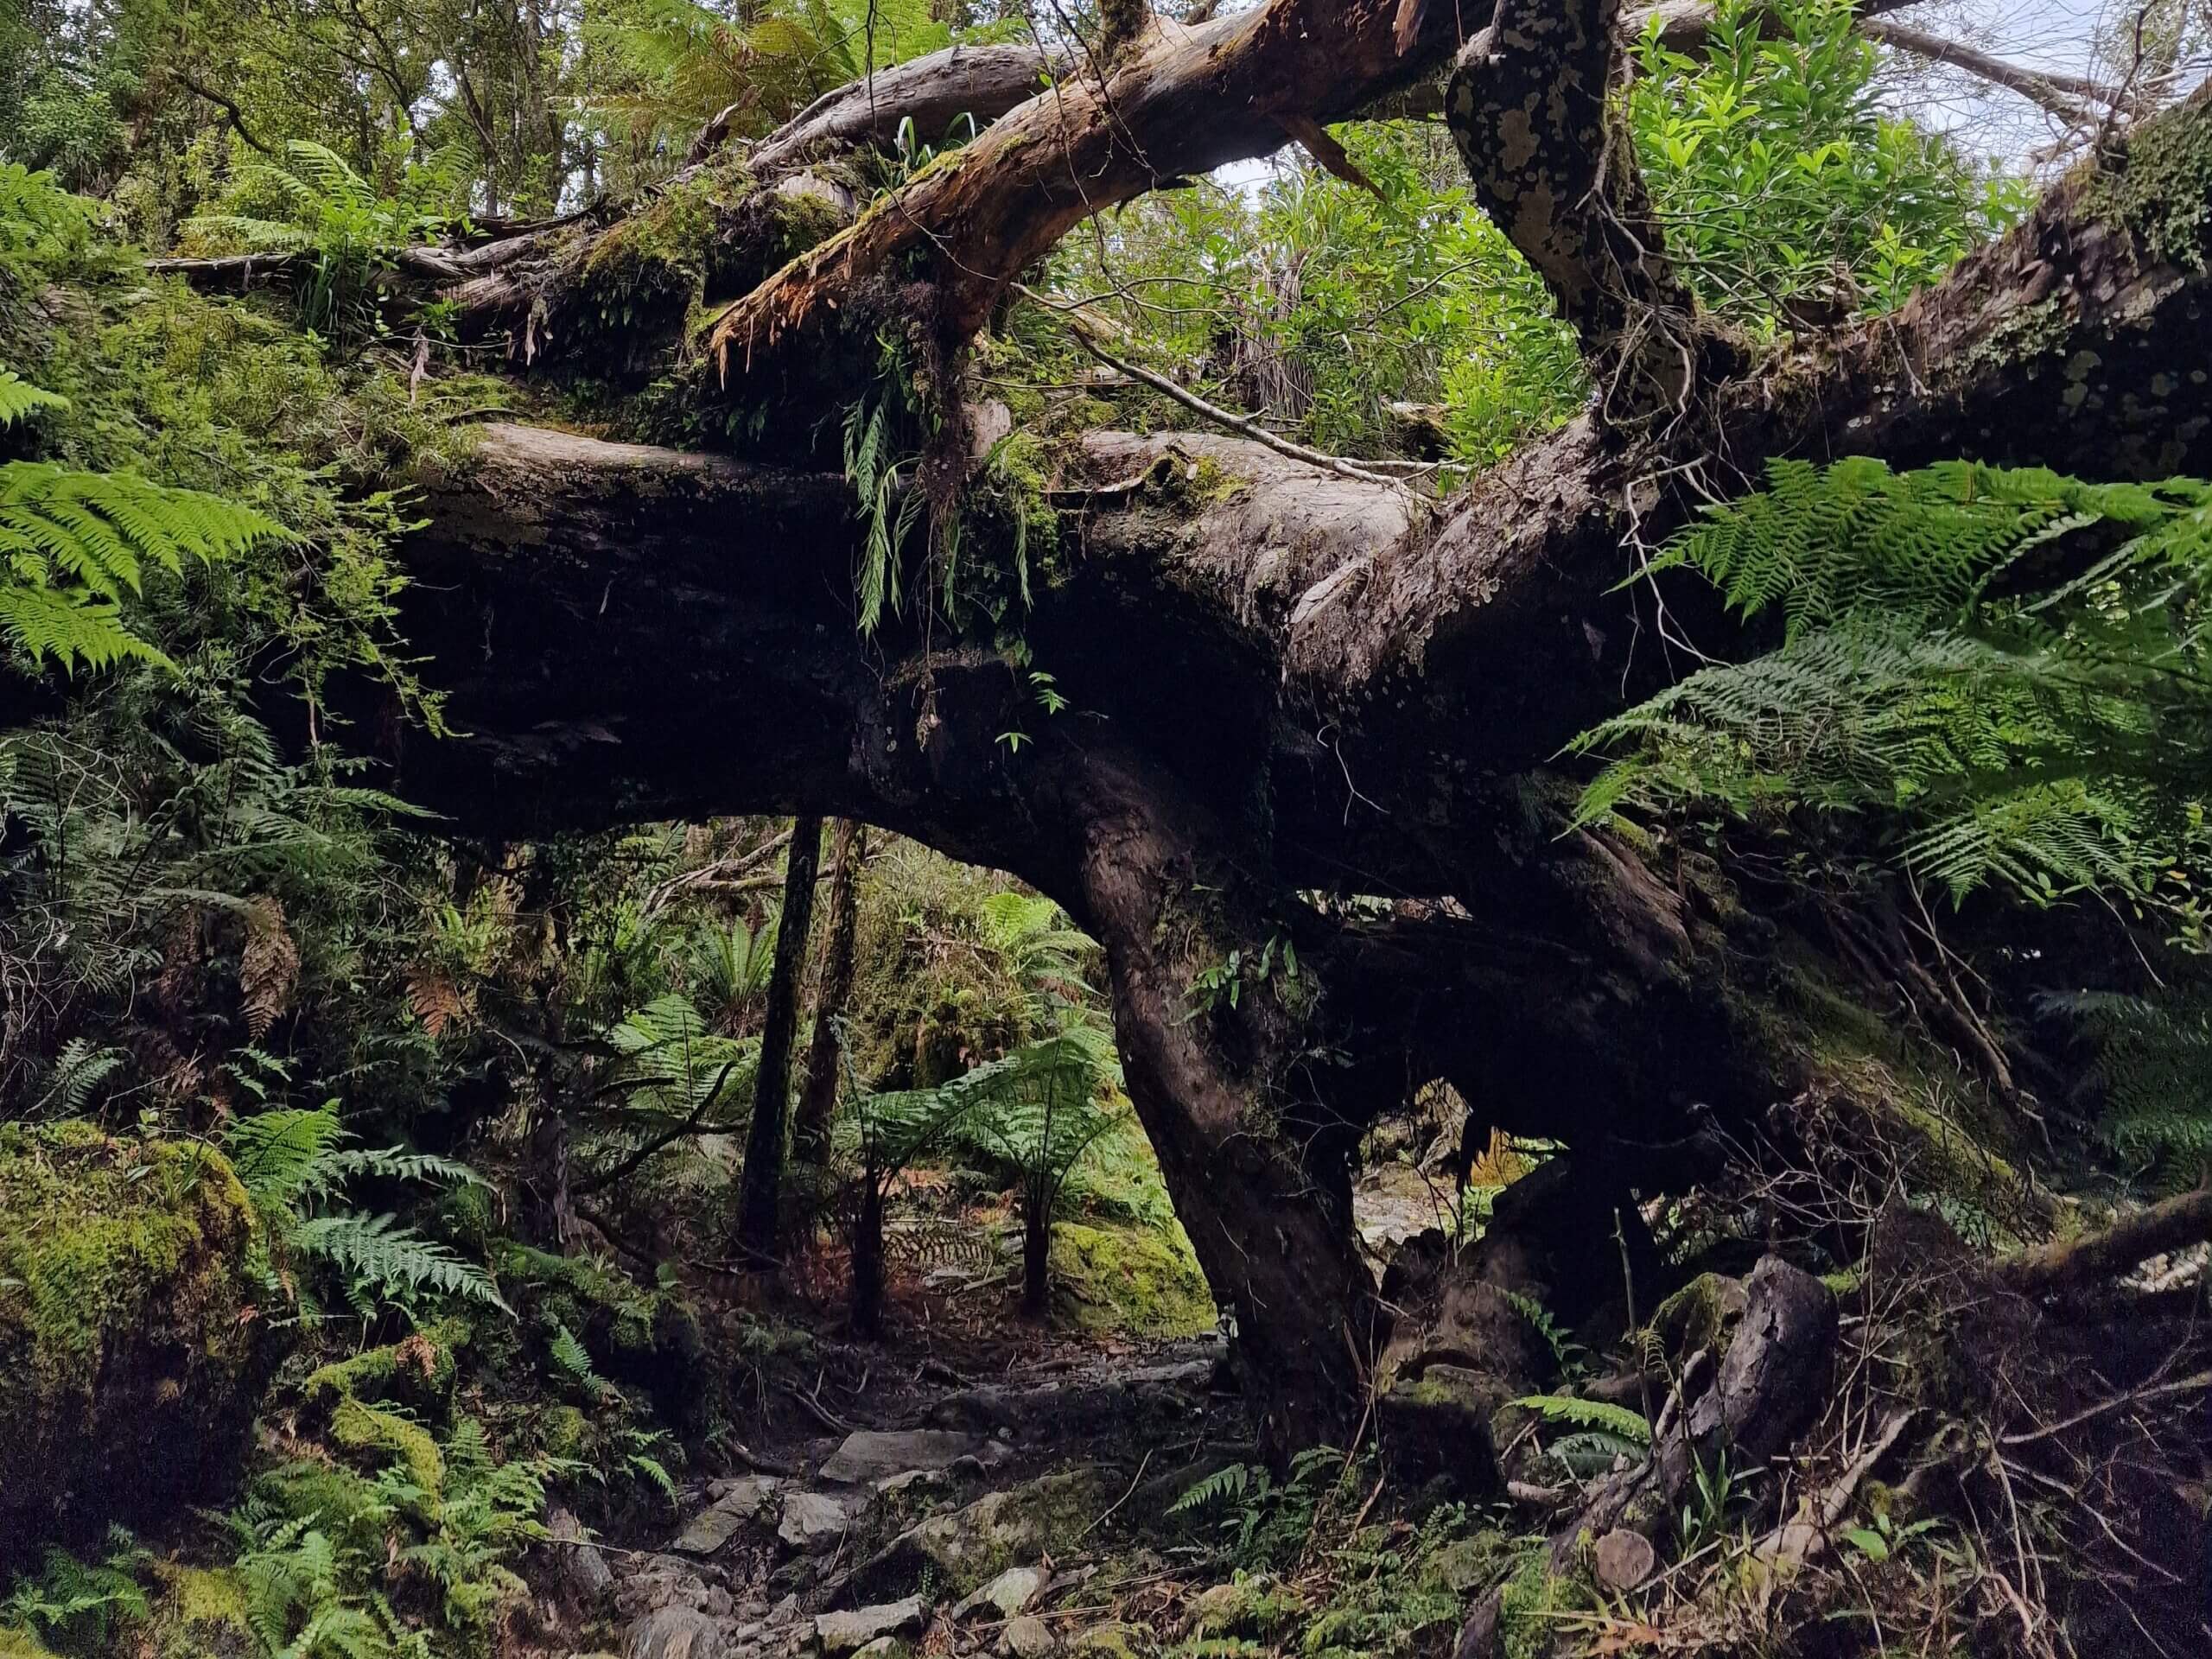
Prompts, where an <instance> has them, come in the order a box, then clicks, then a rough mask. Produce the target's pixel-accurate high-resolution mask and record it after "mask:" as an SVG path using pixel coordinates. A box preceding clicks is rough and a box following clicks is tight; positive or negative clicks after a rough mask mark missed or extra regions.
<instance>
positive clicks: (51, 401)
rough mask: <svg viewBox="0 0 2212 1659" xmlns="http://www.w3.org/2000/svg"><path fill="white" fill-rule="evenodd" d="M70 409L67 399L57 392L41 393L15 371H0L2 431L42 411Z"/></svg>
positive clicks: (0, 419) (0, 426)
mask: <svg viewBox="0 0 2212 1659" xmlns="http://www.w3.org/2000/svg"><path fill="white" fill-rule="evenodd" d="M68 407H69V400H68V399H67V397H62V396H60V394H59V393H57V392H51V391H40V390H39V389H38V388H37V387H36V386H35V385H31V383H30V382H29V381H28V380H26V379H24V378H22V376H21V375H19V374H17V373H16V372H15V371H14V370H13V369H0V429H5V428H7V427H10V426H13V425H14V424H15V423H16V422H17V421H21V420H27V419H29V417H30V416H33V415H35V414H37V413H38V412H39V411H40V410H47V409H67V408H68Z"/></svg>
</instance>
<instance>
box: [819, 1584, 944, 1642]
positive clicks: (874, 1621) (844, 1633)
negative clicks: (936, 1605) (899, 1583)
mask: <svg viewBox="0 0 2212 1659" xmlns="http://www.w3.org/2000/svg"><path fill="white" fill-rule="evenodd" d="M928 1617H929V1606H928V1604H927V1603H925V1602H924V1601H923V1599H921V1598H920V1597H919V1596H908V1597H907V1598H906V1599H905V1600H904V1601H891V1602H886V1603H884V1604H883V1605H880V1606H877V1607H862V1608H860V1609H858V1610H856V1611H853V1612H849V1613H820V1614H817V1615H816V1617H815V1620H814V1636H815V1639H816V1640H817V1642H819V1643H822V1650H823V1652H824V1653H828V1654H840V1653H851V1652H853V1651H854V1650H855V1649H860V1648H864V1647H866V1646H867V1645H868V1643H871V1642H874V1641H875V1640H877V1639H878V1638H879V1637H886V1636H908V1635H912V1634H913V1633H914V1632H916V1631H918V1630H920V1629H921V1628H922V1624H923V1621H924V1620H925V1619H926V1618H928Z"/></svg>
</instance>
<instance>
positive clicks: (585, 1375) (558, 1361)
mask: <svg viewBox="0 0 2212 1659" xmlns="http://www.w3.org/2000/svg"><path fill="white" fill-rule="evenodd" d="M546 1348H547V1351H548V1352H550V1354H551V1355H552V1356H553V1363H554V1364H555V1365H556V1366H558V1367H559V1368H560V1369H561V1371H562V1372H563V1375H564V1376H567V1377H568V1378H569V1381H570V1382H572V1383H576V1384H577V1385H578V1386H579V1387H581V1388H582V1389H583V1390H584V1391H585V1392H586V1393H587V1394H594V1395H595V1394H599V1393H601V1391H603V1390H604V1389H606V1387H607V1384H606V1383H604V1382H603V1381H601V1378H600V1375H599V1371H598V1369H597V1368H596V1367H594V1365H593V1364H592V1363H591V1354H590V1353H589V1351H588V1350H586V1348H585V1347H584V1345H583V1344H582V1343H581V1342H579V1341H577V1340H576V1333H575V1332H573V1331H571V1330H569V1327H568V1326H567V1325H563V1324H562V1323H561V1322H560V1321H559V1320H557V1319H556V1320H555V1321H554V1323H553V1336H552V1339H551V1340H550V1342H549V1343H548V1344H546Z"/></svg>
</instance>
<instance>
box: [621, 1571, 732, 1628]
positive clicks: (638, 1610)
mask: <svg viewBox="0 0 2212 1659" xmlns="http://www.w3.org/2000/svg"><path fill="white" fill-rule="evenodd" d="M710 1571H712V1569H711V1568H709V1569H702V1568H701V1567H699V1566H698V1564H697V1563H696V1562H695V1561H688V1560H684V1559H683V1558H682V1557H681V1556H677V1555H648V1556H646V1557H645V1558H644V1560H642V1561H641V1562H640V1563H639V1565H637V1566H635V1567H632V1568H631V1569H630V1570H629V1571H627V1572H625V1573H622V1574H621V1575H620V1577H619V1578H617V1579H616V1580H614V1605H615V1607H616V1609H617V1610H618V1611H620V1612H621V1613H622V1615H623V1616H624V1617H625V1618H642V1617H643V1616H644V1615H645V1614H647V1613H652V1612H658V1611H660V1610H661V1609H662V1608H664V1607H688V1608H690V1609H691V1610H692V1611H694V1612H703V1613H708V1614H710V1615H712V1616H713V1617H715V1618H721V1617H722V1616H723V1615H724V1614H726V1613H728V1612H729V1611H731V1608H730V1599H729V1592H728V1591H727V1590H725V1589H723V1588H722V1587H721V1586H720V1585H715V1584H709V1583H708V1582H707V1580H706V1578H705V1577H704V1576H703V1573H704V1572H710Z"/></svg>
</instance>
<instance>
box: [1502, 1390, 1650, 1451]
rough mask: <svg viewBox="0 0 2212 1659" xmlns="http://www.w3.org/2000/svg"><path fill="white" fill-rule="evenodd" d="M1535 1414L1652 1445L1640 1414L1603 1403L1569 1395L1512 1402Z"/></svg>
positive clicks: (1546, 1395) (1647, 1428)
mask: <svg viewBox="0 0 2212 1659" xmlns="http://www.w3.org/2000/svg"><path fill="white" fill-rule="evenodd" d="M1513 1403H1514V1404H1515V1405H1516V1406H1520V1407H1522V1408H1525V1409H1527V1410H1529V1411H1533V1412H1535V1413H1536V1414H1539V1415H1540V1416H1541V1417H1542V1418H1543V1419H1544V1420H1545V1421H1547V1422H1554V1423H1572V1424H1573V1426H1574V1427H1577V1428H1579V1429H1587V1430H1596V1431H1599V1432H1601V1433H1607V1434H1615V1435H1618V1436H1619V1437H1620V1438H1621V1439H1622V1440H1628V1441H1630V1442H1632V1443H1634V1444H1635V1445H1637V1446H1649V1445H1650V1444H1651V1425H1650V1424H1649V1423H1648V1422H1646V1421H1644V1420H1643V1414H1642V1413H1641V1412H1635V1411H1630V1409H1629V1408H1627V1407H1626V1406H1615V1405H1608V1404H1607V1403H1606V1402H1605V1401H1603V1400H1583V1399H1580V1398H1577V1397H1576V1396H1575V1395H1571V1394H1529V1395H1522V1397H1521V1398H1520V1399H1518V1400H1516V1401H1514V1402H1513Z"/></svg>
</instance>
